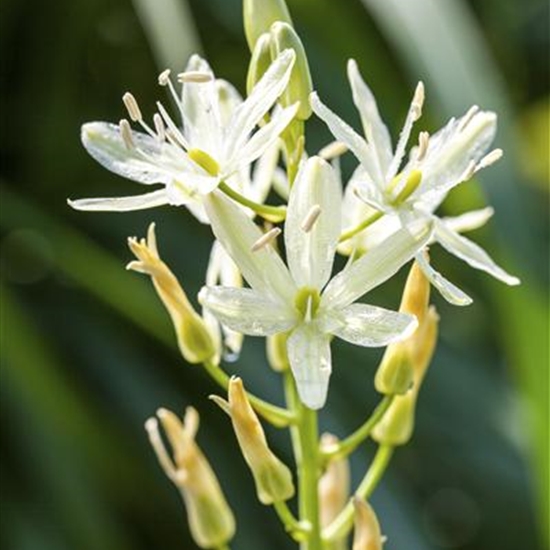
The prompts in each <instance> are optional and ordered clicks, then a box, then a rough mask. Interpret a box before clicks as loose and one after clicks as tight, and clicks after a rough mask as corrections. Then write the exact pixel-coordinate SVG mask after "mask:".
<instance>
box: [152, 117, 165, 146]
mask: <svg viewBox="0 0 550 550" xmlns="http://www.w3.org/2000/svg"><path fill="white" fill-rule="evenodd" d="M153 122H154V124H155V130H156V132H157V137H158V140H159V142H160V143H164V141H165V140H166V127H165V126H164V121H163V120H162V117H161V116H160V115H159V114H158V113H155V114H154V115H153Z"/></svg>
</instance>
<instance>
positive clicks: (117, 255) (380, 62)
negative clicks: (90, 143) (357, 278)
mask: <svg viewBox="0 0 550 550" xmlns="http://www.w3.org/2000/svg"><path fill="white" fill-rule="evenodd" d="M288 3H289V7H290V9H291V12H292V14H293V17H294V20H295V25H296V27H297V29H298V31H299V32H300V34H301V36H302V38H303V41H304V43H305V45H306V48H307V51H308V53H309V56H310V63H311V68H312V72H313V76H314V80H315V85H316V87H317V89H318V90H319V92H320V94H321V96H322V97H323V98H324V99H325V100H326V101H327V103H329V104H330V105H331V106H332V107H333V108H334V109H335V110H336V111H337V112H339V113H341V114H342V116H344V117H345V118H347V119H348V120H352V121H354V122H355V123H357V122H358V120H357V115H356V113H355V112H354V109H353V107H352V105H351V101H350V94H349V90H348V87H347V83H346V80H345V61H346V59H347V58H348V57H355V58H356V59H357V60H358V62H359V64H360V67H361V69H362V71H363V73H364V75H365V77H366V78H367V80H368V81H369V82H370V83H371V85H372V87H373V89H374V91H375V93H376V94H377V96H378V99H379V103H380V106H381V110H382V113H383V115H384V116H385V117H386V119H387V120H388V121H389V123H390V127H391V129H392V131H393V133H394V135H395V134H396V133H397V132H398V131H399V128H400V124H401V121H402V119H403V117H404V113H405V111H406V108H407V106H408V101H409V98H410V94H411V92H412V89H413V87H414V83H415V82H416V80H418V79H420V78H421V79H423V80H424V81H425V83H426V86H427V104H426V108H425V116H424V120H423V123H424V126H425V127H427V129H429V130H434V129H436V128H437V127H438V126H440V125H442V124H443V123H444V122H445V121H446V120H447V119H448V118H449V117H450V116H452V115H455V114H459V113H461V112H462V111H463V110H465V109H466V108H467V107H468V106H470V105H471V104H473V103H479V104H480V105H481V106H483V107H484V108H490V109H494V110H496V111H498V113H499V116H500V119H499V120H500V130H499V134H498V137H497V143H496V145H497V146H499V147H502V148H504V149H505V151H506V156H505V159H504V160H503V161H502V162H500V163H499V164H498V165H497V166H495V167H492V168H490V169H489V170H486V171H485V172H484V174H483V178H481V180H480V182H479V185H475V184H471V185H468V186H464V187H463V188H460V189H459V190H457V191H456V192H454V193H453V194H452V195H451V197H450V199H449V201H448V202H447V203H446V205H445V209H446V211H447V212H449V213H453V212H456V213H458V212H461V211H463V210H464V209H467V208H471V207H477V206H481V205H484V204H486V203H489V204H492V205H493V206H495V208H496V215H495V217H494V219H493V220H491V222H490V223H489V225H488V227H487V228H484V229H483V230H480V231H477V232H476V233H475V234H474V235H473V238H474V239H475V240H477V241H478V242H480V243H482V244H483V245H484V246H486V247H487V248H488V249H489V250H490V251H491V253H492V255H493V256H494V257H495V258H496V259H497V260H498V261H499V262H500V263H502V264H503V265H504V266H505V267H506V268H507V269H509V271H510V272H512V273H514V274H517V275H519V276H520V277H521V278H522V281H523V285H522V286H521V287H519V288H517V287H516V288H508V287H505V286H504V285H501V284H500V283H498V282H496V281H494V280H493V279H491V278H489V277H488V276H486V275H484V274H482V273H480V272H475V271H473V270H471V269H466V268H465V267H464V264H462V263H461V262H459V261H457V260H456V259H455V258H452V257H449V256H448V255H446V254H444V253H442V252H441V250H438V249H437V248H436V249H434V251H433V255H434V261H435V263H436V264H437V266H438V267H439V268H440V269H441V271H443V272H444V273H446V274H447V275H448V276H449V277H450V278H451V279H452V280H453V281H456V282H458V283H459V284H460V285H461V286H462V287H463V288H465V289H466V291H467V292H468V293H470V294H471V295H473V296H474V298H475V303H474V305H472V306H471V307H469V308H466V309H457V308H453V307H451V306H448V305H447V304H446V303H444V302H443V301H442V300H441V299H440V298H439V297H438V296H436V297H435V298H434V300H435V302H436V305H437V307H438V309H439V311H440V314H441V340H440V343H439V347H438V351H437V355H436V358H435V360H434V363H433V366H432V368H431V370H430V372H429V375H428V378H427V380H426V383H425V387H424V389H423V392H422V395H421V399H420V405H419V410H418V418H417V430H416V433H415V437H414V440H413V441H412V443H411V444H410V445H409V446H408V447H406V448H403V449H401V450H399V452H397V454H396V457H395V459H394V462H393V463H392V466H391V467H390V470H389V473H388V475H387V476H386V477H385V478H384V481H383V483H382V485H381V486H380V487H379V489H378V490H377V491H376V493H375V495H374V498H373V503H374V506H375V507H376V509H377V510H378V512H379V514H380V517H381V521H382V525H383V530H384V532H385V533H386V534H387V535H388V537H389V540H388V543H387V545H386V548H387V549H388V550H438V549H444V548H459V549H464V550H492V549H495V550H496V549H498V550H523V549H525V550H544V549H546V548H548V389H549V383H548V367H549V365H548V227H547V224H548V185H549V173H548V130H549V127H548V114H549V95H548V94H549V87H548V76H549V75H548V68H549V59H548V51H549V43H548V42H549V38H548V36H549V31H548V21H549V13H548V12H549V5H548V3H547V2H546V1H545V0H524V1H522V2H519V1H514V0H475V1H474V0H471V1H470V2H467V1H465V0H339V1H338V2H334V1H330V0H288ZM0 14H1V18H0V25H1V33H0V52H1V54H0V55H1V56H2V61H1V71H2V74H1V78H2V92H1V104H0V112H1V115H2V125H1V129H2V132H1V146H0V150H1V174H0V178H1V223H0V228H1V241H0V268H1V285H2V286H1V329H2V330H1V333H2V344H1V361H2V367H1V389H0V392H1V402H0V409H1V416H0V425H1V438H2V454H1V458H0V472H1V476H2V479H1V481H2V495H1V501H0V506H1V511H2V513H1V528H0V541H1V543H2V545H3V547H5V548H6V549H8V548H9V549H11V550H65V549H67V550H145V549H147V550H152V549H160V548H162V549H164V550H169V549H188V548H189V549H191V548H193V547H194V546H193V544H192V542H191V541H190V538H189V534H188V529H187V525H186V522H185V520H184V512H183V508H182V506H181V504H180V502H179V497H178V495H177V493H176V491H175V490H174V488H173V487H172V486H171V485H170V483H169V482H168V481H167V480H166V479H165V478H164V477H163V475H162V473H161V471H160V468H159V467H158V465H157V463H156V459H155V457H154V455H153V453H152V451H151V450H150V448H149V446H148V443H147V440H146V437H145V433H144V430H143V422H144V420H145V419H146V418H147V417H148V416H150V415H151V414H152V413H153V412H154V411H155V409H156V408H157V407H158V406H159V405H164V406H168V407H171V408H174V409H176V410H182V409H183V407H184V406H186V405H191V404H192V405H194V406H195V407H196V408H198V409H199V411H200V412H201V416H202V426H201V430H200V432H199V442H200V443H201V445H202V446H203V447H204V449H205V450H206V452H207V453H208V455H209V456H210V458H211V461H212V463H213V465H214V467H215V469H216V470H217V472H218V474H219V477H220V479H221V482H222V485H223V487H224V488H225V490H226V493H227V494H228V498H229V501H230V502H231V504H232V505H233V506H234V508H235V511H236V513H237V517H238V523H239V532H238V535H237V538H236V541H235V543H234V548H235V549H241V550H252V549H266V550H275V549H284V548H291V547H292V546H291V545H290V544H289V542H288V540H287V539H286V538H285V536H284V533H283V532H282V529H281V528H280V526H279V524H278V522H277V520H276V519H275V515H274V513H273V512H272V510H270V509H267V508H264V507H262V506H261V505H259V504H257V503H256V502H255V498H254V496H253V484H252V481H251V478H250V476H249V474H248V472H247V471H246V469H245V467H244V464H243V461H242V459H241V457H240V455H239V451H238V449H237V445H236V443H235V441H234V438H233V435H232V432H231V430H230V425H229V423H228V421H227V418H226V417H225V416H224V415H223V414H222V413H221V412H220V411H219V410H217V408H216V407H215V406H214V405H213V404H212V403H211V402H210V401H208V399H207V396H208V394H210V393H212V392H214V391H217V388H216V387H215V386H214V385H213V383H212V382H211V381H210V380H209V379H208V378H207V377H206V375H205V374H204V373H203V372H202V371H201V369H200V368H197V367H192V366H189V365H186V364H184V362H183V361H182V360H181V359H180V358H179V356H178V354H177V352H176V347H175V342H174V338H173V334H172V328H171V326H170V324H169V321H168V318H167V316H166V315H165V312H164V311H163V309H162V306H161V305H160V302H159V301H158V300H157V299H156V296H155V295H154V292H153V289H152V287H151V285H150V284H149V282H148V281H147V280H145V278H142V277H140V276H139V275H137V274H135V273H128V272H126V271H125V270H124V265H125V263H126V262H128V261H129V259H130V254H129V251H128V250H127V248H126V244H125V239H126V237H127V236H128V235H138V236H142V235H144V233H145V230H146V227H147V225H148V223H149V222H150V221H152V220H155V221H156V222H157V235H158V238H159V243H160V247H161V253H162V255H163V257H164V259H165V260H166V261H167V262H168V263H169V264H170V265H171V266H172V267H173V269H174V271H175V272H176V274H177V275H178V277H179V278H180V280H181V282H182V284H183V285H184V286H185V288H186V289H187V290H188V291H189V293H190V295H194V294H196V292H197V291H198V289H199V288H200V286H201V284H202V279H203V274H204V270H205V267H206V264H207V260H208V251H209V243H210V239H211V238H210V234H209V230H208V228H207V227H203V226H200V225H199V224H198V223H196V222H195V220H194V219H192V218H191V217H190V215H188V214H187V212H186V211H185V210H184V209H177V208H171V207H165V208H162V209H157V210H154V211H153V210H151V211H145V212H141V213H133V214H126V215H117V214H108V213H107V214H90V213H77V212H74V211H71V210H70V209H69V208H68V207H67V205H66V203H65V199H66V198H67V197H72V198H78V197H84V196H102V195H124V194H131V193H134V192H139V191H140V189H138V188H137V187H136V184H134V183H132V182H128V181H124V180H122V179H121V178H118V177H116V176H114V175H112V174H110V173H108V172H106V171H105V170H103V169H102V168H101V167H100V166H99V165H97V164H96V163H95V162H94V161H93V160H92V159H91V158H90V157H88V155H87V154H86V152H85V151H84V149H83V148H82V147H81V145H80V142H79V127H80V125H81V124H82V123H83V122H85V121H89V120H112V121H117V120H118V119H119V118H120V117H121V116H123V112H124V111H123V107H122V103H121V101H120V99H119V98H120V97H121V96H122V94H123V93H124V92H125V91H126V90H132V91H133V92H134V93H135V95H136V96H137V97H138V99H139V100H140V103H141V106H142V109H143V111H144V112H145V113H152V111H153V108H154V101H155V99H156V98H157V97H162V90H161V89H159V88H158V87H157V84H156V75H157V73H158V72H159V70H160V69H162V68H164V67H165V66H167V65H168V66H171V67H173V68H174V69H179V70H181V69H182V68H183V67H184V64H185V62H186V58H187V57H188V55H189V54H190V53H191V52H192V51H195V50H198V51H200V52H202V53H204V54H206V55H207V57H208V59H209V60H210V62H211V64H212V66H213V68H214V70H215V71H216V73H217V74H218V75H219V76H222V77H224V78H227V79H229V80H231V81H232V82H234V83H236V84H237V85H238V87H239V88H240V89H241V90H242V89H243V83H244V76H245V71H246V63H247V60H248V51H247V48H246V44H245V42H244V38H243V30H242V22H241V5H240V1H239V0H189V1H187V0H135V2H134V3H132V2H131V1H130V0H76V1H75V0H57V1H56V2H38V1H36V0H34V1H33V0H29V1H27V2H21V1H20V0H2V3H1V5H0ZM309 132H310V133H309V135H308V139H309V141H308V144H309V150H310V151H315V150H316V149H317V148H318V147H319V146H321V145H323V144H324V143H325V142H326V141H327V140H328V134H327V133H326V130H325V128H324V127H323V126H322V125H321V124H319V123H318V122H315V121H313V122H312V123H311V124H310V129H309ZM403 275H404V273H402V274H401V278H400V279H399V280H396V281H395V282H394V283H393V284H389V285H385V287H384V288H383V289H381V290H380V291H379V292H377V293H376V295H375V296H374V297H373V299H372V300H369V301H371V302H373V303H379V304H386V305H392V306H396V305H397V303H398V298H397V296H398V295H399V285H400V284H401V283H402V281H403ZM379 356H380V351H376V350H374V351H373V350H367V351H365V350H362V349H360V348H352V347H351V346H347V345H340V346H336V359H335V369H334V379H333V383H332V386H331V392H330V398H329V402H328V405H327V407H326V408H325V409H324V411H323V413H322V423H323V428H325V429H329V430H331V431H334V432H335V433H337V434H339V435H345V434H346V433H348V432H349V431H350V430H352V429H353V428H354V427H356V426H357V424H358V423H359V421H360V418H362V417H363V416H366V415H367V414H368V413H369V411H370V410H371V409H372V408H373V406H374V405H375V403H376V401H377V397H376V396H375V394H374V392H373V390H372V376H373V368H374V366H375V364H376V361H377V359H378V358H379ZM229 370H230V371H231V372H234V373H238V374H240V375H242V376H243V377H244V378H245V380H247V381H248V382H249V385H250V387H251V388H252V389H253V390H254V391H256V392H257V393H261V394H264V395H266V396H267V397H269V398H271V399H273V400H274V401H276V402H280V401H281V391H280V384H279V380H278V379H277V377H276V376H275V375H274V374H273V373H272V372H270V371H269V369H268V368H267V367H266V366H265V362H264V352H263V347H262V343H261V341H260V340H254V339H248V340H247V341H246V345H245V350H244V353H243V356H242V360H241V361H240V362H239V363H237V364H234V365H230V366H229ZM269 435H270V436H271V439H272V441H273V444H274V446H276V447H277V449H278V450H279V452H280V453H281V454H282V456H284V457H286V458H287V459H288V460H290V457H289V444H288V438H287V434H286V433H285V432H278V431H274V430H271V431H270V432H269ZM372 450H373V449H372V447H371V446H370V445H368V444H367V445H364V446H363V448H362V449H361V451H360V452H359V453H357V455H356V456H355V457H354V459H353V461H352V466H353V476H354V479H358V478H359V477H360V476H361V475H362V473H363V469H364V467H365V464H366V461H367V460H368V458H369V457H370V456H371V455H372Z"/></svg>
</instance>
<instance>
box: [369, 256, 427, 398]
mask: <svg viewBox="0 0 550 550" xmlns="http://www.w3.org/2000/svg"><path fill="white" fill-rule="evenodd" d="M429 300H430V282H429V281H428V279H427V278H426V276H425V275H424V273H423V272H422V270H421V269H420V267H419V266H418V264H417V263H416V262H415V263H414V264H413V266H412V268H411V271H410V272H409V276H408V278H407V282H406V283H405V288H404V290H403V297H402V299H401V305H400V306H399V311H400V312H401V313H408V314H410V315H414V316H415V317H416V318H417V320H418V323H419V326H420V325H422V323H423V320H424V317H425V316H426V311H427V308H428V303H429ZM418 330H419V329H418V328H417V329H416V331H415V333H414V334H413V335H412V336H411V337H409V338H407V339H406V340H403V341H401V342H396V343H395V344H390V345H389V346H388V347H387V348H386V351H385V353H384V357H383V358H382V361H381V363H380V366H379V367H378V370H377V372H376V376H375V379H374V385H375V387H376V390H377V391H379V392H380V393H383V394H386V395H391V394H405V393H407V391H408V390H409V389H410V388H411V386H412V384H413V381H414V380H413V379H414V373H413V371H414V369H415V366H414V358H413V354H414V342H415V335H416V333H417V332H418Z"/></svg>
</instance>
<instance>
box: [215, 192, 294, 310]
mask: <svg viewBox="0 0 550 550" xmlns="http://www.w3.org/2000/svg"><path fill="white" fill-rule="evenodd" d="M204 205H205V208H206V213H207V215H208V217H209V219H210V223H211V225H212V230H213V231H214V235H216V238H217V239H218V240H219V241H220V242H221V244H222V245H223V247H224V248H225V250H226V251H227V253H228V254H229V255H230V256H231V258H232V259H233V261H234V262H235V263H236V264H237V265H238V266H239V269H240V270H241V272H242V274H243V277H244V278H245V279H246V281H247V282H248V284H249V285H250V286H251V287H252V288H253V289H255V290H257V291H258V292H263V293H266V292H267V293H269V294H271V295H272V296H274V297H275V296H278V297H284V299H285V301H288V302H289V303H292V302H293V299H294V292H295V288H296V287H295V285H294V282H293V281H292V278H291V277H290V273H289V271H288V269H287V268H286V266H285V264H284V263H283V261H282V260H281V257H280V256H279V255H278V254H277V252H275V250H274V249H273V247H272V246H270V245H267V246H265V247H263V248H261V249H260V250H256V251H255V252H253V251H252V246H253V245H254V244H255V243H256V242H257V241H258V239H259V238H260V237H261V236H262V235H263V233H262V232H261V231H260V229H259V228H258V227H257V226H256V224H255V223H254V222H253V221H252V220H251V219H250V218H249V217H248V216H247V215H246V214H245V212H244V211H243V209H242V208H240V207H239V206H237V205H236V204H235V203H233V202H232V201H231V200H229V199H228V198H227V197H225V196H224V195H222V194H221V193H220V192H218V191H215V192H213V193H211V194H210V195H208V196H207V197H206V199H205V202H204Z"/></svg>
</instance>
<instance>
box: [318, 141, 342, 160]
mask: <svg viewBox="0 0 550 550" xmlns="http://www.w3.org/2000/svg"><path fill="white" fill-rule="evenodd" d="M347 151H348V147H347V145H346V144H345V143H342V142H341V141H333V142H331V143H329V144H328V145H325V147H323V148H322V149H321V150H320V151H319V156H320V157H321V158H322V159H324V160H332V159H335V158H338V157H341V156H342V155H343V154H344V153H347Z"/></svg>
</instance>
